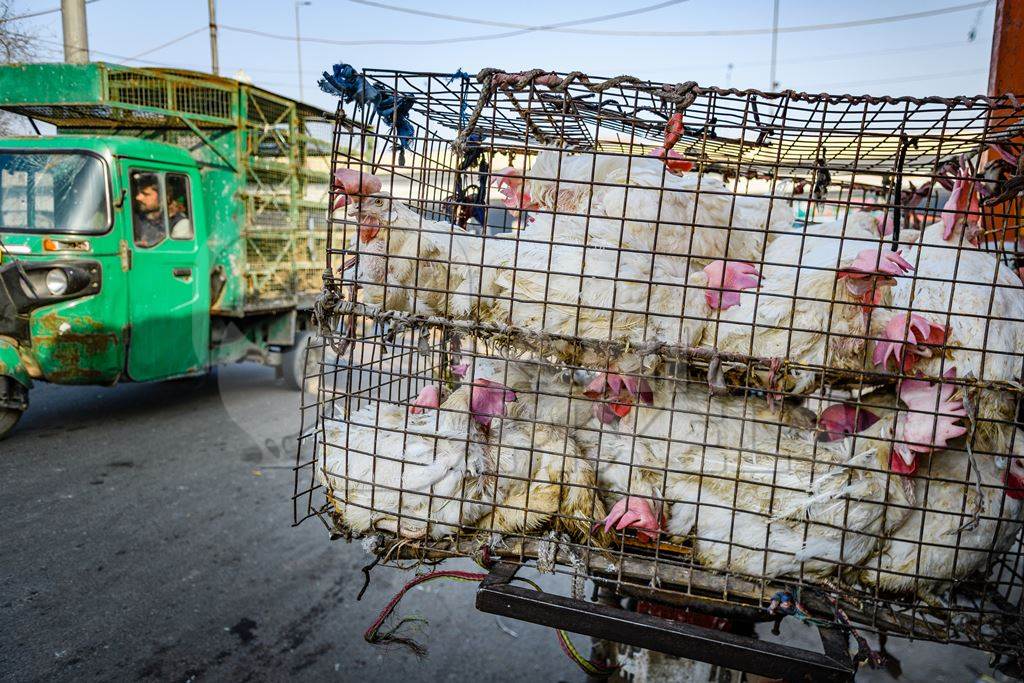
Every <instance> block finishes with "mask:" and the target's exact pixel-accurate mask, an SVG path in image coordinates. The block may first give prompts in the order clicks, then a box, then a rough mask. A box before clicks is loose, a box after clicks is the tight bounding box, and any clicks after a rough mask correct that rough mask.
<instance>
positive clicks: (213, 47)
mask: <svg viewBox="0 0 1024 683" xmlns="http://www.w3.org/2000/svg"><path fill="white" fill-rule="evenodd" d="M210 71H212V72H213V75H214V76H217V75H219V74H220V60H219V59H218V58H217V0H210Z"/></svg>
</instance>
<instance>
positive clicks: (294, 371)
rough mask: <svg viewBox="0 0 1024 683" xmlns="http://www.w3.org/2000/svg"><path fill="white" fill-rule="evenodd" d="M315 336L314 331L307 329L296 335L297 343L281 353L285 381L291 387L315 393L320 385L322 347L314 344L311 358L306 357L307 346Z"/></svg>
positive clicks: (310, 354)
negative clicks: (319, 373)
mask: <svg viewBox="0 0 1024 683" xmlns="http://www.w3.org/2000/svg"><path fill="white" fill-rule="evenodd" d="M313 336H314V335H313V333H312V332H309V331H305V330H304V331H302V332H299V333H298V334H296V335H295V345H294V346H292V347H291V348H290V349H288V350H287V351H285V352H284V353H283V354H282V355H281V372H282V374H283V375H284V383H285V385H286V386H288V387H289V388H291V389H294V390H295V391H308V392H310V393H314V394H315V393H316V390H317V388H318V387H319V386H320V381H319V377H318V376H317V375H318V372H319V362H318V361H319V358H318V357H319V354H320V349H319V348H317V347H316V346H315V345H314V347H313V348H312V349H311V350H310V353H309V358H307V357H306V346H307V344H308V343H309V340H310V339H312V338H313Z"/></svg>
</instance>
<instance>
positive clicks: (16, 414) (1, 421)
mask: <svg viewBox="0 0 1024 683" xmlns="http://www.w3.org/2000/svg"><path fill="white" fill-rule="evenodd" d="M24 412H25V411H24V410H18V409H17V408H0V439H3V438H4V437H5V436H7V435H8V434H10V432H11V430H12V429H14V425H16V424H18V420H20V419H21V414H22V413H24Z"/></svg>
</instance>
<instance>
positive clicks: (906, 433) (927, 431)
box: [891, 367, 967, 474]
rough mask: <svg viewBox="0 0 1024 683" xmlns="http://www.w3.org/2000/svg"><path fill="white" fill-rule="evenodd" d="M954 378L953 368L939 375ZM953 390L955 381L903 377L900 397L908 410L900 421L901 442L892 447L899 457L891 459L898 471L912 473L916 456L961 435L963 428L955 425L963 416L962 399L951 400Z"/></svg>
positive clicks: (945, 444)
mask: <svg viewBox="0 0 1024 683" xmlns="http://www.w3.org/2000/svg"><path fill="white" fill-rule="evenodd" d="M943 377H945V378H946V379H956V368H955V367H954V368H950V369H949V370H947V371H946V373H945V374H944V375H943ZM956 390H957V387H956V385H955V384H947V383H945V382H939V383H934V384H933V383H930V382H925V381H923V380H916V379H905V380H903V383H902V385H901V386H900V392H899V393H900V400H901V401H903V403H904V404H905V405H906V406H907V409H908V411H909V412H908V413H907V414H906V416H905V419H904V420H902V421H901V423H900V427H901V431H902V434H901V436H900V440H901V441H902V442H903V443H898V444H896V447H895V448H894V449H893V450H894V451H895V452H896V453H897V454H898V455H899V456H900V457H899V458H894V459H893V460H892V462H891V465H892V466H893V470H894V471H896V472H898V473H899V474H913V473H914V471H915V470H916V469H917V456H918V455H923V454H926V453H930V452H932V451H934V450H939V449H943V448H946V446H948V445H949V441H950V440H951V439H955V438H957V437H959V436H963V435H964V434H966V433H967V428H966V427H962V426H960V425H958V424H956V422H957V420H959V419H960V418H962V417H966V416H967V411H966V410H965V409H964V405H963V402H962V401H956V400H953V399H952V396H953V393H954V392H955V391H956Z"/></svg>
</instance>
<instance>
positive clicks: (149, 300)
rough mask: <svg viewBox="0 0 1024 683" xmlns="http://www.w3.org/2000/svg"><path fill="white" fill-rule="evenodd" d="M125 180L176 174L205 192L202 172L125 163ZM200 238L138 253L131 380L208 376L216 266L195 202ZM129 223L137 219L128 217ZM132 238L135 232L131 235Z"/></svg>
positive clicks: (131, 288) (133, 276) (131, 292)
mask: <svg viewBox="0 0 1024 683" xmlns="http://www.w3.org/2000/svg"><path fill="white" fill-rule="evenodd" d="M119 171H120V177H121V183H122V185H123V186H125V187H128V186H129V177H130V174H131V173H133V172H140V171H141V172H147V171H148V172H154V173H159V172H171V173H179V174H183V175H186V176H188V177H189V180H190V183H189V184H190V186H191V188H193V191H192V194H193V195H194V194H195V190H194V188H197V187H199V171H198V169H197V168H196V166H195V164H194V163H190V164H189V165H188V166H177V165H172V164H161V163H157V162H153V161H136V160H134V159H122V160H121V163H120V169H119ZM191 204H192V207H193V209H192V216H191V219H192V225H193V227H194V230H195V235H194V236H193V238H192V239H189V240H175V239H165V240H163V241H162V242H161V243H160V244H157V245H156V246H153V247H149V248H138V247H137V248H135V249H134V251H133V254H132V264H131V269H130V270H129V271H128V314H129V318H130V320H131V340H130V344H129V347H128V376H129V377H130V378H131V379H133V380H136V381H145V380H152V379H163V378H166V377H174V376H179V375H194V374H197V373H200V372H203V371H204V370H205V369H206V367H207V364H208V361H209V346H210V344H209V341H210V314H209V311H210V278H209V272H210V266H209V252H208V251H207V250H206V249H205V243H206V213H205V208H204V207H203V204H202V202H195V201H192V202H191ZM122 213H124V214H125V215H124V216H123V218H124V219H125V220H126V221H127V220H130V219H131V216H129V215H127V212H124V211H123V212H122ZM125 234H126V235H130V234H131V229H130V227H128V230H127V231H126V233H125Z"/></svg>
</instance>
